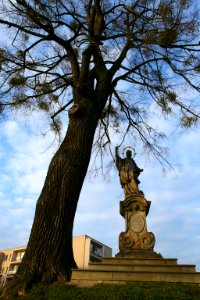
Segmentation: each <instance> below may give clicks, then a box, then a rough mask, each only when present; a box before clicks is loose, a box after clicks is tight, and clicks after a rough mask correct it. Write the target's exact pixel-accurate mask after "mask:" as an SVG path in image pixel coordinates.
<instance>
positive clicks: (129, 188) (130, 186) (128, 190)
mask: <svg viewBox="0 0 200 300" xmlns="http://www.w3.org/2000/svg"><path fill="white" fill-rule="evenodd" d="M118 148H119V147H116V148H115V152H116V166H117V169H118V171H119V176H120V183H121V186H122V188H123V189H124V194H125V197H126V198H127V197H129V196H132V195H133V194H138V193H141V192H140V190H139V188H138V184H139V183H140V181H139V179H138V176H139V175H140V173H141V172H142V171H143V169H140V168H139V167H138V166H137V165H136V163H135V161H134V159H133V158H132V151H130V150H127V151H126V158H121V157H120V156H119V153H118Z"/></svg>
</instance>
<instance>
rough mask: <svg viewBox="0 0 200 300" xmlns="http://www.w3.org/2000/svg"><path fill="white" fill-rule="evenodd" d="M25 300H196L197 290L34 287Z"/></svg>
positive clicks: (179, 286)
mask: <svg viewBox="0 0 200 300" xmlns="http://www.w3.org/2000/svg"><path fill="white" fill-rule="evenodd" d="M25 299H27V300H35V299H37V300H51V299H52V300H53V299H56V300H63V299H68V300H74V299H80V300H83V299H87V300H94V299H95V300H108V299H109V300H123V299H126V300H164V299H165V300H166V299H168V300H179V299H180V300H181V299H184V300H197V299H200V287H199V286H197V285H187V284H181V283H162V282H158V283H144V282H141V283H138V282H135V283H129V284H125V285H96V286H94V287H92V288H77V287H74V286H68V285H61V284H53V285H50V286H45V285H40V286H39V287H35V288H33V289H32V291H31V292H30V293H29V294H28V295H27V297H26V298H25Z"/></svg>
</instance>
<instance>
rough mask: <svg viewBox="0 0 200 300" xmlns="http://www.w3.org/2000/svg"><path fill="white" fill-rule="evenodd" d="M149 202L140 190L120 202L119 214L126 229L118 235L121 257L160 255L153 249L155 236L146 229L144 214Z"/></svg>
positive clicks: (152, 256)
mask: <svg viewBox="0 0 200 300" xmlns="http://www.w3.org/2000/svg"><path fill="white" fill-rule="evenodd" d="M150 205H151V202H150V201H148V200H146V199H145V198H144V194H143V193H142V192H140V193H137V194H134V195H132V196H129V197H128V198H126V199H125V200H124V201H121V202H120V214H121V215H122V217H124V218H125V224H126V231H125V232H121V233H120V235H119V250H120V252H119V253H118V254H117V255H116V256H121V257H143V258H154V257H155V258H156V257H161V255H159V254H157V253H156V252H154V251H153V249H154V245H155V236H154V234H153V233H152V232H148V231H147V224H146V216H147V214H148V211H149V208H150Z"/></svg>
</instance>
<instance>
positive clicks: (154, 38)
mask: <svg viewBox="0 0 200 300" xmlns="http://www.w3.org/2000/svg"><path fill="white" fill-rule="evenodd" d="M0 24H1V28H2V29H3V30H4V32H8V33H9V34H12V39H11V41H10V44H8V45H7V46H6V45H4V46H3V45H2V46H1V50H0V67H1V91H0V101H1V106H0V107H1V114H2V116H3V115H6V114H8V115H9V114H10V113H11V111H12V110H25V111H29V112H31V111H33V110H43V111H45V112H46V114H47V115H48V116H49V117H50V119H51V121H52V123H51V124H50V126H51V129H53V130H55V131H56V132H57V133H59V132H60V129H61V126H62V120H63V119H64V120H65V119H66V118H67V109H68V107H69V106H70V105H71V107H70V109H69V110H68V125H67V130H66V135H65V137H64V138H63V140H62V142H61V144H60V147H59V149H58V150H57V152H56V153H55V155H54V157H53V158H52V161H51V163H50V166H49V169H48V173H47V176H46V180H45V183H44V187H43V189H42V192H41V194H40V197H39V199H38V202H37V206H36V212H35V218H34V223H33V226H32V230H31V234H30V238H29V242H28V246H27V250H26V253H25V256H24V258H23V261H22V264H21V266H20V268H19V270H18V272H17V274H16V276H15V279H14V281H13V285H14V284H15V289H13V291H15V292H16V293H20V291H21V292H22V291H24V290H26V289H27V288H31V286H32V285H33V284H35V283H38V282H40V281H48V282H52V281H55V280H58V279H59V278H66V277H67V276H68V272H67V271H68V270H69V269H70V268H72V267H76V263H75V261H74V258H73V251H72V229H73V220H74V216H75V211H76V206H77V202H78V199H79V194H80V191H81V188H82V185H83V182H84V178H85V175H86V172H87V169H88V164H89V162H90V157H91V150H92V146H94V147H95V146H98V147H99V148H98V149H100V151H102V149H106V147H110V145H111V140H112V135H113V133H116V134H118V135H119V136H121V142H123V140H124V139H125V137H126V135H128V134H132V135H133V136H134V138H135V137H136V136H137V135H138V136H139V138H140V139H141V140H142V142H143V143H144V145H145V146H146V147H148V148H149V149H150V151H151V152H152V153H153V155H154V156H155V157H157V158H158V159H159V160H161V162H162V161H163V160H165V156H163V152H162V148H161V147H160V146H159V143H157V142H158V140H159V138H160V137H162V134H161V133H160V132H157V131H156V130H155V129H154V128H153V127H151V126H150V124H148V118H147V114H148V109H149V106H150V104H151V103H152V101H154V102H155V103H156V106H157V109H159V108H160V109H161V111H162V112H163V115H168V114H171V113H173V111H174V110H175V111H176V112H177V111H178V114H179V117H180V124H181V125H182V126H183V127H190V126H192V125H193V124H195V123H196V122H197V121H198V119H199V112H198V106H197V104H198V103H194V102H192V101H190V100H188V99H184V98H183V97H180V96H179V95H178V94H177V93H178V92H179V91H180V86H181V87H183V86H184V87H185V88H186V87H189V88H190V89H193V90H194V91H196V92H199V91H200V86H199V71H200V57H199V51H200V45H199V40H198V35H199V23H198V14H197V9H194V7H192V5H191V4H190V1H189V0H159V1H158V0H134V1H131V0H130V1H120V0H118V1H104V0H84V1H76V0H71V1H70V0H51V1H46V0H29V1H28V0H16V1H13V0H7V1H3V0H2V3H1V17H0ZM121 83H123V85H122V84H121ZM120 124H123V126H121V125H120ZM120 126H121V127H120ZM95 137H96V140H94V139H95Z"/></svg>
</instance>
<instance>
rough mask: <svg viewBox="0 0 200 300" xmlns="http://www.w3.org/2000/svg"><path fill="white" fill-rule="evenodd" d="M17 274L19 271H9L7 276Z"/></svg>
mask: <svg viewBox="0 0 200 300" xmlns="http://www.w3.org/2000/svg"><path fill="white" fill-rule="evenodd" d="M16 272H17V270H11V271H8V273H7V275H14V274H15V273H16Z"/></svg>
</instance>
